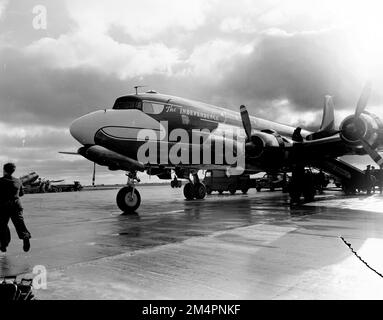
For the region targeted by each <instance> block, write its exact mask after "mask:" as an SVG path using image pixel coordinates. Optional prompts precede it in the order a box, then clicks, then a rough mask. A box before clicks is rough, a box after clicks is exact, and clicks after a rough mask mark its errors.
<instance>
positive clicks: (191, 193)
mask: <svg viewBox="0 0 383 320" xmlns="http://www.w3.org/2000/svg"><path fill="white" fill-rule="evenodd" d="M189 181H190V182H188V183H187V184H185V186H184V196H185V198H186V199H187V200H193V199H194V198H195V199H203V198H205V196H206V187H205V185H204V184H203V183H201V182H200V181H199V178H198V174H197V173H193V181H192V180H190V179H189Z"/></svg>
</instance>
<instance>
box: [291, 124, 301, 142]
mask: <svg viewBox="0 0 383 320" xmlns="http://www.w3.org/2000/svg"><path fill="white" fill-rule="evenodd" d="M301 130H302V128H300V127H297V128H296V129H295V130H294V132H293V135H292V137H291V138H292V139H293V141H295V142H303V137H302V134H301Z"/></svg>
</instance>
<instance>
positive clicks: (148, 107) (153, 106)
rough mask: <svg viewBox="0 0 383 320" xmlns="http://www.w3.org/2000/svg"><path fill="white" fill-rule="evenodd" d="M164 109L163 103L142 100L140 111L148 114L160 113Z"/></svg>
mask: <svg viewBox="0 0 383 320" xmlns="http://www.w3.org/2000/svg"><path fill="white" fill-rule="evenodd" d="M163 109H164V105H163V104H159V103H151V102H146V101H144V103H143V107H142V111H143V112H145V113H148V114H160V113H161V112H162V110H163Z"/></svg>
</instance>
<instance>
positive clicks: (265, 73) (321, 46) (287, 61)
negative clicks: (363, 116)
mask: <svg viewBox="0 0 383 320" xmlns="http://www.w3.org/2000/svg"><path fill="white" fill-rule="evenodd" d="M349 49H350V46H349V43H348V42H347V39H346V38H344V37H343V36H342V34H341V33H338V32H334V31H333V32H330V31H327V32H318V33H301V34H296V35H286V34H284V33H280V34H278V33H277V34H269V35H267V34H266V35H264V36H263V37H262V39H261V41H260V42H259V43H258V44H257V45H256V46H255V48H254V53H253V54H252V55H250V56H248V57H246V58H244V59H241V60H237V61H233V64H234V66H235V67H233V68H232V71H231V72H230V73H228V74H227V75H226V77H225V80H224V81H223V83H220V84H218V85H217V86H216V87H215V92H221V93H222V96H224V97H227V101H234V100H235V99H236V100H238V99H240V100H242V101H243V103H248V104H249V105H250V106H251V105H252V106H254V107H256V109H257V111H258V112H259V110H260V112H261V113H264V112H263V111H268V109H270V108H272V105H273V100H281V99H288V101H289V104H290V106H291V107H292V109H293V110H292V111H295V112H297V113H299V112H302V111H303V112H305V111H316V110H321V108H322V106H323V97H324V96H325V95H327V94H330V95H332V96H333V97H334V101H335V104H336V108H337V109H339V110H341V109H348V110H352V109H353V108H354V107H355V105H356V101H357V99H358V98H359V95H360V92H361V89H362V86H363V84H364V83H363V82H362V81H363V79H361V77H360V75H359V76H358V71H359V70H358V65H357V64H356V63H355V64H353V63H350V61H353V60H352V59H350V57H347V53H350V52H351V50H349ZM354 62H355V61H354ZM379 89H380V88H379V87H377V88H375V90H374V92H373V95H372V97H371V103H382V102H383V96H382V95H381V91H380V90H379ZM278 111H279V112H283V110H278ZM266 113H267V112H266ZM269 114H270V113H269ZM272 116H274V115H272Z"/></svg>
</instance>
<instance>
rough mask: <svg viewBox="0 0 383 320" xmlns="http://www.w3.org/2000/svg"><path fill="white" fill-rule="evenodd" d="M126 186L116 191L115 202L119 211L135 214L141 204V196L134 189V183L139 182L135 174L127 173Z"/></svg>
mask: <svg viewBox="0 0 383 320" xmlns="http://www.w3.org/2000/svg"><path fill="white" fill-rule="evenodd" d="M127 176H128V183H127V184H128V185H127V186H126V187H123V188H121V189H120V191H118V193H117V197H116V202H117V206H118V207H119V208H120V210H121V211H123V212H125V213H133V212H135V211H136V210H137V209H138V208H139V206H140V204H141V195H140V193H139V192H138V190H137V189H136V187H135V181H137V182H139V181H140V180H139V179H138V178H137V175H136V173H135V172H133V173H131V172H129V173H128V174H127Z"/></svg>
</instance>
